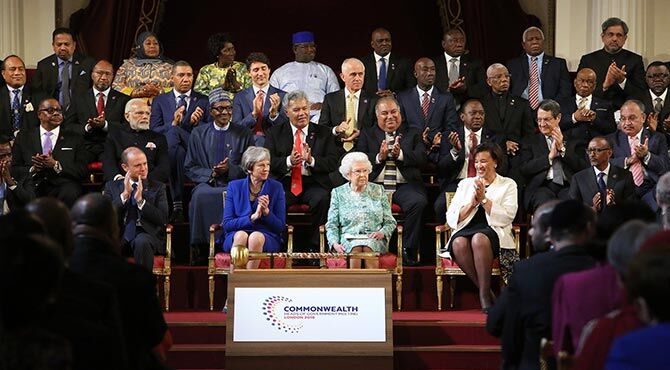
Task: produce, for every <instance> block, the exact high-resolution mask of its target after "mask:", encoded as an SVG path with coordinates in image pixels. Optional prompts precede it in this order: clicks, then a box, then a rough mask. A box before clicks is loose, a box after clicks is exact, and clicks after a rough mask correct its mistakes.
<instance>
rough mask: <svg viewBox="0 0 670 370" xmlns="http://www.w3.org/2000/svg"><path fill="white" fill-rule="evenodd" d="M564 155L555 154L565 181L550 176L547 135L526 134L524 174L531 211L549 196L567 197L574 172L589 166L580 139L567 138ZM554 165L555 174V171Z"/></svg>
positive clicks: (550, 197) (522, 156) (548, 198)
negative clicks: (554, 179)
mask: <svg viewBox="0 0 670 370" xmlns="http://www.w3.org/2000/svg"><path fill="white" fill-rule="evenodd" d="M563 145H564V146H565V155H564V156H560V155H559V156H558V157H556V158H554V160H553V162H554V163H556V162H560V163H561V167H562V168H563V174H564V178H563V185H558V184H555V183H553V182H552V181H551V180H547V173H548V172H549V169H550V168H551V166H549V146H548V144H547V140H546V137H545V136H544V134H542V133H537V134H534V135H532V136H529V137H527V138H526V139H525V140H524V142H523V145H522V147H521V163H522V165H521V168H520V169H521V174H522V175H523V176H524V178H525V180H526V189H525V193H524V205H525V206H526V209H527V210H528V211H533V210H535V208H537V207H538V206H540V205H541V204H543V203H544V202H546V201H548V200H550V199H556V198H559V199H567V198H568V191H569V189H570V182H571V181H572V175H573V174H574V173H575V172H578V171H580V170H582V169H583V168H584V167H586V166H587V164H586V160H585V158H586V156H585V154H584V148H583V146H581V144H580V143H578V142H575V141H574V140H573V141H570V140H567V139H565V138H564V142H563ZM555 169H556V168H555V166H554V178H556V177H555V176H556V171H555Z"/></svg>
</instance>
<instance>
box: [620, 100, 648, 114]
mask: <svg viewBox="0 0 670 370" xmlns="http://www.w3.org/2000/svg"><path fill="white" fill-rule="evenodd" d="M633 104H634V105H637V107H638V108H640V112H642V114H644V112H645V106H644V103H643V102H641V101H639V100H637V99H628V100H626V101H625V102H624V103H623V104H621V108H623V107H624V106H626V105H633Z"/></svg>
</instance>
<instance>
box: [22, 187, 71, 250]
mask: <svg viewBox="0 0 670 370" xmlns="http://www.w3.org/2000/svg"><path fill="white" fill-rule="evenodd" d="M26 210H27V211H28V213H30V214H31V215H33V216H34V217H35V218H36V219H38V220H40V222H41V223H42V225H43V227H44V230H45V232H46V235H47V236H49V237H50V238H51V239H53V241H55V242H56V243H58V245H60V247H61V248H62V251H63V255H64V256H65V258H68V257H70V256H71V255H72V245H73V242H72V222H71V221H70V210H69V209H68V208H67V206H66V205H65V204H64V203H63V202H61V201H60V200H58V199H56V198H51V197H43V198H37V199H35V200H33V201H32V202H30V203H28V205H26Z"/></svg>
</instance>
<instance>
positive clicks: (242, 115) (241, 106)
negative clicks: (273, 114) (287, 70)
mask: <svg viewBox="0 0 670 370" xmlns="http://www.w3.org/2000/svg"><path fill="white" fill-rule="evenodd" d="M272 94H279V98H281V99H282V101H283V100H284V95H286V92H285V91H283V90H279V89H278V88H276V87H274V86H272V85H270V86H269V87H268V93H267V94H265V102H264V103H263V121H262V122H261V126H262V127H263V131H267V130H268V129H269V128H270V127H272V126H277V125H281V124H283V123H285V122H288V117H286V112H284V108H283V107H282V105H281V104H280V105H279V111H278V112H279V113H278V115H277V118H275V120H274V121H273V120H271V119H270V95H272ZM255 97H256V94H254V87H253V86H249V87H248V88H246V89H244V90H242V91H240V92H238V93H237V94H235V98H234V99H233V122H235V124H238V125H241V126H244V127H247V128H250V129H252V130H253V128H254V126H256V119H255V118H254V117H253V116H252V115H251V113H252V112H253V111H254V98H255Z"/></svg>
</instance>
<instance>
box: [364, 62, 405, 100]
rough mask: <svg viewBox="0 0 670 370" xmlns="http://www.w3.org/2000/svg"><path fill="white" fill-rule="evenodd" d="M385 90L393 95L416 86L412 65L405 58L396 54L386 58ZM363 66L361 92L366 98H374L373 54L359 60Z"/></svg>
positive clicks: (375, 63)
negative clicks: (366, 95)
mask: <svg viewBox="0 0 670 370" xmlns="http://www.w3.org/2000/svg"><path fill="white" fill-rule="evenodd" d="M386 58H387V61H386V63H387V64H386V67H387V72H386V89H387V90H391V91H393V92H395V93H397V92H399V91H403V90H405V89H408V88H409V87H410V86H412V85H414V84H416V80H415V79H414V76H413V74H412V71H413V69H412V65H411V63H410V61H409V59H407V58H403V57H400V56H398V55H397V54H396V53H393V52H392V53H391V56H390V57H388V56H387V57H386ZM361 62H363V66H365V80H364V81H363V90H364V91H365V92H366V93H367V94H368V96H376V94H377V84H378V82H379V80H378V78H377V62H376V61H375V55H374V54H373V53H370V54H367V55H366V56H364V57H362V58H361Z"/></svg>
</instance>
